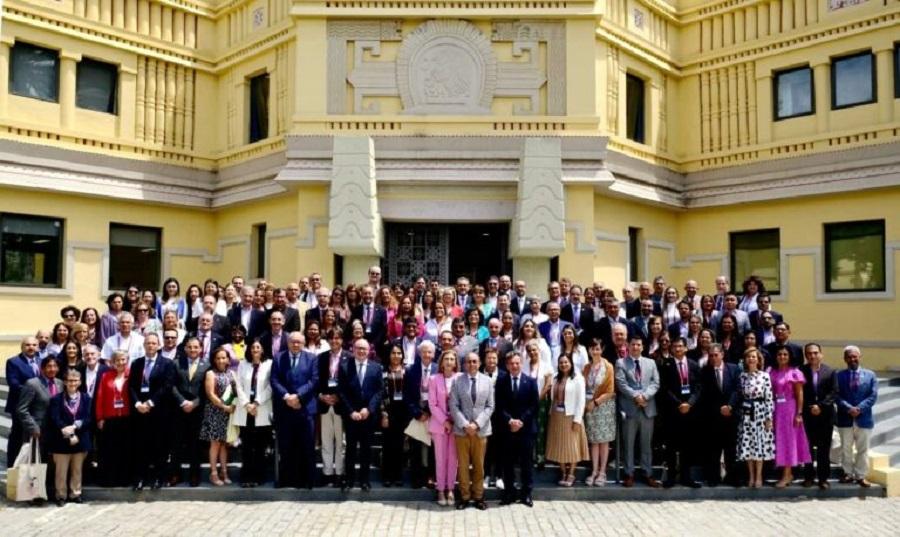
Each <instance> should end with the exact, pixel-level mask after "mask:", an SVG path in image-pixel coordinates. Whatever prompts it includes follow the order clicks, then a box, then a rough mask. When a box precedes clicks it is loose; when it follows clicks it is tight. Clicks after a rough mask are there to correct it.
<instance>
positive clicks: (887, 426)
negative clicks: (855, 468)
mask: <svg viewBox="0 0 900 537" xmlns="http://www.w3.org/2000/svg"><path fill="white" fill-rule="evenodd" d="M895 438H900V414H896V415H894V416H892V417H889V418H888V419H886V420H882V421H879V422H876V423H875V429H873V430H872V436H871V437H870V438H869V446H870V447H871V448H873V449H874V448H875V447H877V446H880V445H881V444H884V443H887V442H890V441H891V440H894V439H895Z"/></svg>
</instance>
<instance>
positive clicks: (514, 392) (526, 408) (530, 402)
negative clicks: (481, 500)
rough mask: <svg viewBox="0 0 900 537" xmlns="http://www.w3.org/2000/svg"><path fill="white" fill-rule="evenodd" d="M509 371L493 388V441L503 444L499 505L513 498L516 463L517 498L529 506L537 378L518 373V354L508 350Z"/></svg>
mask: <svg viewBox="0 0 900 537" xmlns="http://www.w3.org/2000/svg"><path fill="white" fill-rule="evenodd" d="M506 370H507V372H508V373H509V374H508V375H506V376H505V377H503V378H502V379H500V380H498V381H497V384H496V386H495V387H494V393H495V400H496V403H495V404H496V409H495V412H494V414H495V415H498V416H499V417H500V418H499V420H498V425H501V426H500V427H499V428H498V429H497V440H499V441H500V443H501V444H500V445H502V446H503V453H504V456H503V463H504V464H503V481H504V482H505V485H506V488H505V489H504V491H503V500H501V502H500V504H501V505H509V504H511V503H513V502H514V501H516V490H515V468H516V465H518V466H519V471H520V472H521V483H522V488H521V489H520V490H519V497H518V500H519V501H520V502H522V503H523V504H525V505H527V506H528V507H531V506H532V505H534V502H533V501H532V499H531V489H532V486H533V484H534V480H533V478H532V468H533V467H534V461H533V460H532V459H533V456H534V440H535V438H536V437H537V429H538V428H537V416H538V390H537V381H535V380H534V379H533V378H531V377H530V376H529V375H524V374H522V357H521V356H519V354H518V353H511V354H509V355H507V357H506Z"/></svg>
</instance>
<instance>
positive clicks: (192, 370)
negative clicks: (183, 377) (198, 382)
mask: <svg viewBox="0 0 900 537" xmlns="http://www.w3.org/2000/svg"><path fill="white" fill-rule="evenodd" d="M199 362H200V360H192V361H191V366H190V367H189V368H188V380H194V374H196V373H197V364H198V363H199Z"/></svg>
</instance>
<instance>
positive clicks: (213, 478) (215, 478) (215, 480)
mask: <svg viewBox="0 0 900 537" xmlns="http://www.w3.org/2000/svg"><path fill="white" fill-rule="evenodd" d="M209 482H210V483H212V484H213V485H215V486H217V487H221V486H222V485H224V484H225V483H224V482H223V481H222V480H221V479H219V473H218V472H216V471H215V470H212V471H211V472H210V473H209Z"/></svg>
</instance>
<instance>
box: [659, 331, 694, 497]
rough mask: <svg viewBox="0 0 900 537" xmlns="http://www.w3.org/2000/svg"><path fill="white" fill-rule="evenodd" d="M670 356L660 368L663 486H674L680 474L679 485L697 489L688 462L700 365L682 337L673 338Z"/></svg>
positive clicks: (691, 449) (689, 462)
mask: <svg viewBox="0 0 900 537" xmlns="http://www.w3.org/2000/svg"><path fill="white" fill-rule="evenodd" d="M672 356H673V359H671V360H667V361H666V362H664V363H663V365H662V369H661V371H660V382H661V384H662V392H663V396H662V411H663V413H664V414H663V423H664V424H665V430H666V480H665V481H664V482H663V486H664V487H666V488H671V487H672V486H674V485H675V475H676V474H677V473H680V474H681V484H682V485H684V486H686V487H690V488H699V487H700V483H698V482H697V481H694V480H693V479H692V478H691V464H692V463H693V458H694V449H693V447H694V441H693V440H694V438H693V437H694V434H695V433H696V425H697V422H696V416H697V413H698V411H697V409H696V408H695V407H696V406H697V402H698V401H699V400H700V366H699V365H697V362H695V361H693V360H691V359H689V358H688V357H687V342H686V341H685V339H684V338H683V337H681V336H679V337H677V338H672ZM679 463H680V464H679ZM679 466H680V468H679ZM679 470H680V472H679Z"/></svg>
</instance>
